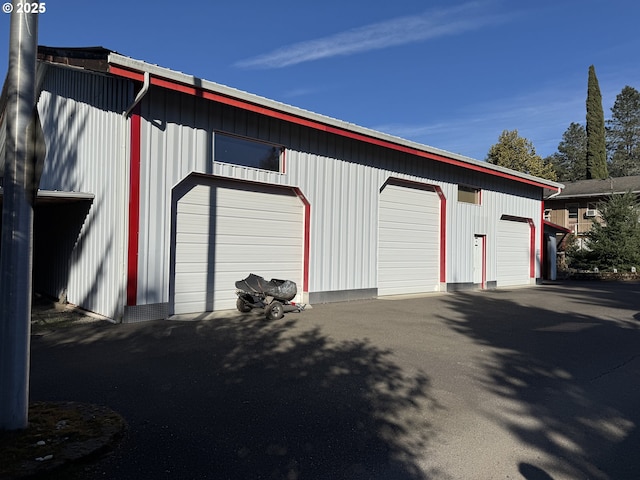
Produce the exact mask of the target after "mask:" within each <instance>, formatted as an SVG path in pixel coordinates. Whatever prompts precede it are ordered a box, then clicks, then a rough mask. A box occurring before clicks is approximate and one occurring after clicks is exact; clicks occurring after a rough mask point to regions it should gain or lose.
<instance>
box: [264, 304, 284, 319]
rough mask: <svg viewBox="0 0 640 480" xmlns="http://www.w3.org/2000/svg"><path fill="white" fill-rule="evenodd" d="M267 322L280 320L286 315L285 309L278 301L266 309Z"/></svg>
mask: <svg viewBox="0 0 640 480" xmlns="http://www.w3.org/2000/svg"><path fill="white" fill-rule="evenodd" d="M265 314H266V315H267V320H280V319H281V318H282V316H283V315H284V307H283V306H282V304H281V303H280V302H278V301H273V302H271V303H270V304H269V305H267V308H265Z"/></svg>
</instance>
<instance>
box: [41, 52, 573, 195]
mask: <svg viewBox="0 0 640 480" xmlns="http://www.w3.org/2000/svg"><path fill="white" fill-rule="evenodd" d="M38 57H39V59H40V60H41V61H43V62H49V63H55V64H63V65H69V66H72V67H79V68H84V69H88V70H95V71H101V72H106V73H111V74H114V75H118V76H121V77H125V78H129V79H132V80H137V81H140V82H143V81H144V80H145V77H147V78H148V81H149V83H150V84H151V85H155V86H159V87H163V88H168V89H171V90H175V91H179V92H182V93H187V94H191V95H194V96H198V97H200V98H205V99H209V100H214V101H218V102H221V103H226V104H228V105H232V106H236V107H239V108H243V109H245V110H249V111H254V112H257V113H260V114H263V115H267V116H271V117H274V118H279V119H283V120H287V121H290V122H293V123H296V124H299V125H303V126H307V127H310V128H315V129H318V130H322V131H325V132H328V133H333V134H337V135H341V136H344V137H348V138H352V139H355V140H359V141H363V142H366V143H370V144H374V145H378V146H382V147H386V148H390V149H393V150H397V151H402V152H405V153H409V154H412V155H416V156H419V157H423V158H428V159H431V160H435V161H439V162H443V163H447V164H451V165H455V166H459V167H462V168H467V169H470V170H474V171H478V172H482V173H485V174H489V175H495V176H498V177H502V178H507V179H509V180H514V181H517V182H521V183H525V184H529V185H533V186H536V187H540V188H543V189H550V190H552V191H555V192H558V191H560V190H561V189H562V188H563V187H564V185H563V184H561V183H558V182H553V181H551V180H546V179H543V178H539V177H535V176H533V175H528V174H526V173H522V172H517V171H514V170H510V169H508V168H504V167H500V166H497V165H493V164H490V163H487V162H484V161H479V160H475V159H473V158H470V157H466V156H464V155H459V154H456V153H452V152H448V151H445V150H441V149H438V148H435V147H431V146H428V145H424V144H420V143H417V142H412V141H409V140H406V139H403V138H400V137H396V136H393V135H389V134H386V133H383V132H379V131H375V130H372V129H369V128H365V127H361V126H358V125H355V124H353V123H348V122H344V121H342V120H338V119H335V118H331V117H328V116H325V115H320V114H317V113H313V112H310V111H307V110H303V109H300V108H297V107H293V106H291V105H287V104H284V103H280V102H277V101H274V100H269V99H267V98H264V97H260V96H257V95H253V94H251V93H247V92H244V91H241V90H237V89H234V88H231V87H227V86H224V85H221V84H218V83H214V82H211V81H208V80H204V79H200V78H197V77H194V76H192V75H187V74H185V73H182V72H178V71H174V70H170V69H167V68H164V67H160V66H158V65H152V64H149V63H146V62H144V61H141V60H135V59H133V58H130V57H127V56H124V55H121V54H119V53H117V52H114V51H112V50H108V49H105V48H103V47H86V48H84V47H83V48H75V47H74V48H67V47H46V46H40V47H39V48H38Z"/></svg>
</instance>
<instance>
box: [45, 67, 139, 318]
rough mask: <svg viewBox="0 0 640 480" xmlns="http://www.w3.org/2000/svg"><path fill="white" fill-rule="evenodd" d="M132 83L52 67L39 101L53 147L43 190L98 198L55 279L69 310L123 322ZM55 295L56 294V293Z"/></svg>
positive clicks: (48, 145) (48, 151) (52, 282)
mask: <svg viewBox="0 0 640 480" xmlns="http://www.w3.org/2000/svg"><path fill="white" fill-rule="evenodd" d="M132 98H133V90H132V86H131V84H130V83H129V82H127V81H125V80H121V79H114V78H110V77H106V76H102V75H96V74H91V73H86V72H79V71H77V70H70V69H66V68H54V67H51V66H50V67H49V68H48V69H47V74H46V78H45V80H44V83H43V92H42V93H41V95H40V98H39V101H38V109H39V113H40V116H41V121H42V127H43V130H44V134H45V139H46V143H47V157H46V160H45V164H44V171H43V173H42V179H41V183H40V188H41V189H48V190H62V191H80V192H87V193H93V194H94V195H95V201H94V202H93V204H92V206H91V209H90V211H89V214H88V216H87V218H86V220H85V222H84V225H83V227H82V231H81V232H80V235H79V237H78V239H77V243H76V245H75V248H74V250H73V253H72V257H71V259H70V265H69V266H68V268H66V266H63V267H61V268H60V269H59V270H58V271H56V272H51V275H52V278H51V279H50V282H51V284H52V285H53V284H56V285H59V286H63V285H64V286H66V287H67V299H68V301H69V302H71V303H74V304H76V305H79V306H81V307H83V308H86V309H88V310H91V311H94V312H97V313H100V314H102V315H106V316H108V317H111V318H116V317H118V316H119V315H120V314H121V313H122V308H123V306H124V305H123V300H122V292H123V288H124V287H123V283H124V275H123V273H122V272H123V262H124V255H125V245H126V243H125V235H126V230H127V229H126V224H125V223H124V222H125V216H124V214H123V212H124V211H125V209H126V199H127V195H128V183H127V181H126V179H127V172H126V169H125V165H126V159H125V150H124V148H125V145H126V136H127V133H126V132H127V121H126V120H125V119H124V118H123V117H122V115H121V112H123V111H124V110H125V108H126V106H127V105H128V104H129V102H131V101H132ZM53 293H54V294H55V293H56V292H53Z"/></svg>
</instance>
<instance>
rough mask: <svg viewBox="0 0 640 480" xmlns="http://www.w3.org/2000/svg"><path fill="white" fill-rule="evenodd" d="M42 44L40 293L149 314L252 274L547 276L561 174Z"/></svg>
mask: <svg viewBox="0 0 640 480" xmlns="http://www.w3.org/2000/svg"><path fill="white" fill-rule="evenodd" d="M39 52H40V54H39V57H40V60H39V73H40V75H39V77H40V78H41V79H42V81H41V84H40V85H39V90H40V94H39V101H38V110H39V112H40V117H41V120H42V126H43V130H44V132H45V137H46V142H47V159H46V162H45V169H44V173H43V176H42V180H41V184H40V188H41V192H42V195H43V198H44V197H45V196H46V195H47V194H48V195H50V196H51V197H53V198H55V200H54V201H49V202H39V204H38V206H37V209H36V227H35V235H36V237H35V251H36V253H35V259H34V264H35V266H34V268H35V270H34V282H35V287H34V288H36V289H37V290H40V291H44V292H46V293H49V294H51V295H54V296H66V298H67V300H68V301H69V302H71V303H74V304H77V305H80V306H82V307H84V308H86V309H88V310H91V311H95V312H98V313H100V314H103V315H106V316H108V317H111V318H115V319H119V320H124V321H141V320H146V319H156V318H167V317H169V316H171V315H173V314H180V313H190V312H203V311H213V310H224V309H231V308H234V307H235V294H234V291H235V287H234V282H235V281H236V280H240V279H242V278H244V277H246V276H247V275H248V274H249V273H255V274H258V275H261V276H264V277H266V278H271V277H274V278H286V279H290V280H293V281H295V282H296V283H297V284H298V291H299V297H300V298H299V299H298V300H300V301H304V302H309V303H312V304H313V303H319V302H328V301H338V300H349V299H360V298H371V297H376V296H379V295H394V294H406V293H420V292H434V291H453V290H459V289H467V288H496V287H503V286H513V285H530V284H535V283H536V281H537V280H538V279H539V278H540V277H541V268H540V265H541V261H542V258H541V256H542V254H543V253H542V252H543V248H542V247H541V245H542V242H543V220H542V215H543V190H544V189H551V190H553V191H559V190H560V189H561V188H562V185H561V184H558V183H555V182H550V181H547V180H543V179H540V178H537V177H532V176H529V175H525V174H522V173H518V172H515V171H511V170H508V169H505V168H500V167H497V166H494V165H490V164H487V163H485V162H480V161H476V160H473V159H470V158H467V157H463V156H460V155H456V154H452V153H449V152H445V151H442V150H438V149H436V148H432V147H429V146H425V145H421V144H417V143H414V142H410V141H407V140H403V139H400V138H397V137H393V136H390V135H386V134H384V133H381V132H377V131H372V130H369V129H366V128H362V127H359V126H356V125H353V124H350V123H346V122H342V121H339V120H336V119H333V118H329V117H325V116H322V115H319V114H316V113H311V112H308V111H304V110H301V109H298V108H294V107H291V106H288V105H284V104H282V103H278V102H275V101H272V100H268V99H265V98H261V97H258V96H255V95H251V94H248V93H245V92H241V91H238V90H235V89H232V88H228V87H225V86H222V85H219V84H216V83H212V82H209V81H205V80H202V79H198V78H194V77H193V76H190V75H186V74H183V73H179V72H175V71H172V70H168V69H165V68H161V67H158V66H155V65H150V64H148V63H145V62H142V61H138V60H133V59H131V58H128V57H125V56H122V55H120V54H117V53H114V52H111V51H109V50H106V49H103V48H100V47H93V48H78V49H65V48H51V47H40V49H39ZM51 192H55V194H53V193H51ZM61 226H64V228H61Z"/></svg>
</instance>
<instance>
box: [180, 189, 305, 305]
mask: <svg viewBox="0 0 640 480" xmlns="http://www.w3.org/2000/svg"><path fill="white" fill-rule="evenodd" d="M252 189H255V190H252ZM303 238H304V206H303V204H302V202H301V201H300V199H299V198H298V197H297V196H295V195H293V194H292V193H291V192H290V191H288V190H285V189H282V190H279V189H277V190H276V189H273V188H271V187H268V186H258V185H256V186H251V185H242V186H238V188H235V187H234V186H230V185H229V182H224V181H219V180H203V184H199V185H195V186H193V187H192V188H191V190H189V191H188V192H187V193H185V194H184V195H183V196H182V197H181V198H180V200H179V201H178V202H177V207H176V235H175V239H176V246H175V251H176V254H175V267H174V270H175V284H174V302H173V304H174V312H175V313H190V312H202V311H205V310H211V309H213V310H225V309H232V308H235V302H236V298H237V297H236V294H235V282H236V281H238V280H241V279H243V278H245V277H246V276H247V275H248V274H249V273H255V274H257V275H261V276H264V277H265V278H267V279H270V278H284V279H289V280H293V281H294V282H296V283H297V284H298V286H299V287H298V289H299V290H301V288H300V286H301V285H302V274H303V273H302V272H303V260H304V259H303V255H304V246H303ZM212 256H213V258H211V257H212Z"/></svg>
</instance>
